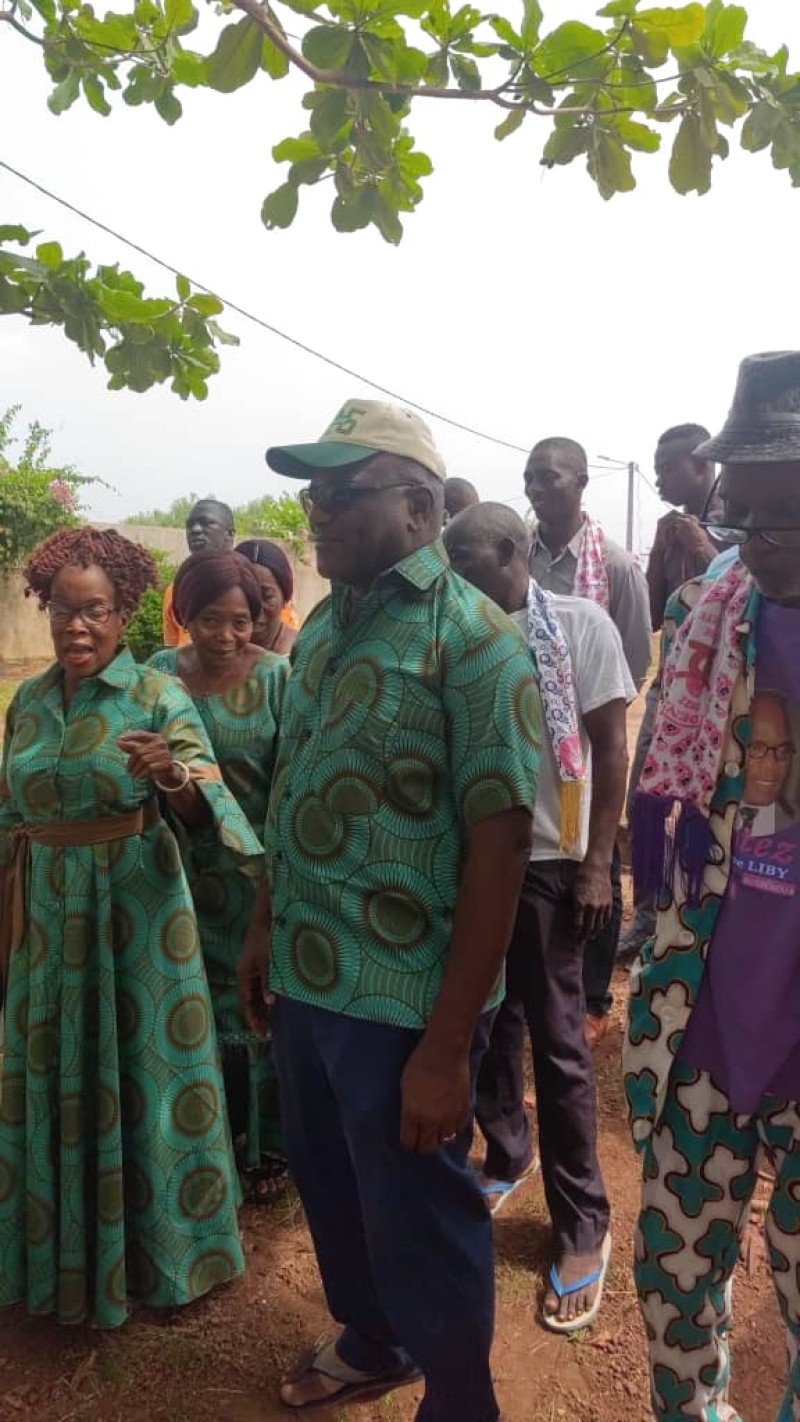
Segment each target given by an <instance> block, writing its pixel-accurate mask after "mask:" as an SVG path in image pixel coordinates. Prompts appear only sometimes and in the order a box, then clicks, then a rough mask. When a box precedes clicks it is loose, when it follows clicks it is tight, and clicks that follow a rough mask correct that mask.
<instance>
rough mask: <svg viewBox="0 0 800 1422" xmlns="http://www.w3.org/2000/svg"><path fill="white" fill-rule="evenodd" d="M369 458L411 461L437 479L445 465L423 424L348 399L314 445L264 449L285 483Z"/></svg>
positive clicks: (392, 409)
mask: <svg viewBox="0 0 800 1422" xmlns="http://www.w3.org/2000/svg"><path fill="white" fill-rule="evenodd" d="M373 454H401V455H403V456H404V457H405V458H406V459H415V460H416V461H417V463H418V464H421V465H423V467H424V468H425V469H429V470H430V472H431V474H435V475H436V477H437V479H444V477H445V467H444V460H443V459H442V456H441V454H440V453H439V451H438V449H437V448H436V445H435V444H434V442H433V435H432V434H431V432H430V430H429V429H428V426H427V425H426V424H425V421H424V420H421V419H420V417H419V415H415V414H414V412H413V411H412V410H404V409H403V408H402V407H401V406H400V405H387V404H384V402H383V401H382V400H348V401H346V403H345V404H344V405H342V408H341V410H340V411H339V413H338V415H337V416H336V418H335V419H334V420H332V421H331V423H330V425H329V426H328V428H327V429H326V431H325V433H324V434H323V435H321V436H320V438H319V439H318V440H317V441H316V443H314V444H279V445H273V446H272V448H270V449H268V450H267V464H268V465H269V467H270V469H274V470H275V473H276V474H285V475H286V476H287V477H288V478H289V479H307V478H308V477H309V475H310V473H311V471H312V470H313V469H343V468H345V467H346V466H347V465H348V464H357V463H358V462H359V461H360V460H362V459H369V458H370V457H371V456H372V455H373Z"/></svg>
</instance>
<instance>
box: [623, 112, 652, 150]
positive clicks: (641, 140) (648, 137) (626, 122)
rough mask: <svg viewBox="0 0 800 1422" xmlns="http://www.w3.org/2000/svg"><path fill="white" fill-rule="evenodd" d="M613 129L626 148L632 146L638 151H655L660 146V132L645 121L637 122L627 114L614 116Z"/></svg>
mask: <svg viewBox="0 0 800 1422" xmlns="http://www.w3.org/2000/svg"><path fill="white" fill-rule="evenodd" d="M613 129H614V132H615V134H616V135H617V137H618V138H619V139H620V141H621V142H622V143H624V144H625V147H626V148H634V149H635V150H636V151H637V152H638V153H657V152H658V150H659V148H660V147H661V134H660V133H656V131H655V129H653V128H649V127H648V125H647V124H646V123H637V122H636V120H635V119H632V118H630V117H629V116H628V115H627V114H620V115H617V116H615V118H614V120H613Z"/></svg>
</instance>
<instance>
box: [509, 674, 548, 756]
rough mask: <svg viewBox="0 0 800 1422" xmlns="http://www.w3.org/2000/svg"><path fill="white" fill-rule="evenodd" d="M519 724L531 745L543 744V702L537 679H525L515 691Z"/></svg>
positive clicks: (515, 706) (538, 745)
mask: <svg viewBox="0 0 800 1422" xmlns="http://www.w3.org/2000/svg"><path fill="white" fill-rule="evenodd" d="M514 710H515V713H516V720H517V725H518V726H519V729H520V731H521V732H522V734H523V736H524V737H525V739H526V740H527V741H528V743H529V745H532V746H535V747H536V748H537V750H538V749H539V747H540V746H541V744H542V702H541V697H540V695H539V689H538V687H537V685H536V682H535V681H523V682H520V683H519V684H518V686H517V687H516V689H515V692H514Z"/></svg>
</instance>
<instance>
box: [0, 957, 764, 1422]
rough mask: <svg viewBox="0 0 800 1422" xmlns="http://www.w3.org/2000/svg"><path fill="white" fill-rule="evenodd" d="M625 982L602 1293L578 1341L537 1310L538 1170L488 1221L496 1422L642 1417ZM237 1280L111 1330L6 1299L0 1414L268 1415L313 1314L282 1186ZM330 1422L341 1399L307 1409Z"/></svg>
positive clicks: (600, 1062) (604, 1084) (609, 1045)
mask: <svg viewBox="0 0 800 1422" xmlns="http://www.w3.org/2000/svg"><path fill="white" fill-rule="evenodd" d="M626 988H627V978H626V976H625V974H624V973H620V974H618V978H617V982H616V994H617V1005H616V1007H615V1011H614V1024H613V1027H612V1030H611V1031H610V1033H609V1035H608V1036H607V1038H606V1040H605V1042H604V1043H603V1044H602V1046H601V1048H600V1050H599V1052H598V1057H597V1074H598V1088H599V1097H600V1150H601V1157H602V1162H603V1167H604V1170H605V1175H606V1181H607V1185H608V1189H609V1194H610V1197H611V1202H612V1207H613V1212H614V1218H613V1238H614V1255H613V1259H612V1263H611V1269H610V1273H609V1281H608V1285H607V1289H606V1295H605V1301H604V1304H603V1308H602V1311H601V1313H600V1316H599V1318H598V1321H597V1323H596V1325H595V1327H594V1328H593V1329H591V1330H590V1331H589V1332H588V1333H586V1334H585V1335H584V1336H583V1338H582V1339H581V1340H580V1341H573V1340H571V1339H567V1338H556V1337H553V1336H552V1335H550V1334H548V1333H546V1332H544V1331H543V1329H542V1328H541V1327H540V1326H539V1324H538V1322H537V1308H538V1304H539V1300H540V1298H541V1293H542V1288H543V1277H544V1272H545V1271H546V1267H547V1265H548V1263H549V1255H548V1225H547V1214H546V1209H545V1206H544V1200H543V1196H542V1187H541V1183H540V1181H538V1180H537V1181H534V1182H533V1183H532V1184H531V1185H529V1186H528V1187H527V1188H526V1189H525V1190H522V1191H520V1192H519V1193H518V1195H516V1196H515V1197H514V1199H513V1200H512V1201H510V1202H509V1205H508V1206H507V1209H506V1211H505V1212H503V1213H502V1214H501V1215H500V1217H499V1219H498V1221H497V1223H496V1244H497V1283H498V1326H497V1341H496V1346H495V1354H494V1367H495V1373H496V1377H497V1383H498V1391H499V1395H500V1399H501V1403H502V1406H503V1412H504V1422H558V1420H559V1419H565V1420H566V1419H569V1422H647V1419H648V1418H649V1417H650V1413H649V1410H648V1407H647V1390H646V1373H645V1362H644V1337H643V1332H642V1327H641V1324H640V1322H639V1317H638V1313H637V1309H636V1305H635V1299H634V1294H633V1286H632V1281H631V1239H632V1235H633V1228H634V1222H635V1217H636V1209H637V1195H638V1165H637V1161H636V1158H635V1156H634V1153H633V1150H632V1148H631V1146H630V1143H629V1139H628V1133H627V1127H626V1124H625V1115H624V1108H623V1100H622V1089H621V1084H620V1074H619V1049H620V1036H621V1023H622V1014H623V1010H624V999H625V994H626ZM243 1226H244V1235H245V1240H246V1249H247V1255H248V1264H249V1268H248V1271H247V1274H246V1276H245V1277H244V1279H243V1280H241V1281H240V1282H238V1283H236V1284H235V1285H233V1286H231V1287H230V1288H229V1289H227V1290H226V1291H224V1292H222V1293H220V1294H218V1295H217V1296H215V1297H214V1296H212V1297H211V1298H208V1299H206V1300H204V1301H202V1302H201V1303H199V1304H197V1305H195V1306H194V1307H193V1308H191V1309H186V1310H183V1311H181V1312H176V1313H175V1314H173V1315H171V1316H170V1317H169V1318H167V1319H161V1318H159V1316H158V1315H155V1314H144V1313H139V1314H136V1315H135V1316H134V1317H133V1319H132V1320H131V1321H130V1322H129V1323H128V1324H127V1325H126V1326H125V1327H124V1328H122V1329H120V1330H119V1331H118V1332H115V1333H113V1334H103V1333H99V1332H97V1331H92V1330H89V1329H71V1330H70V1329H60V1328H58V1327H56V1326H55V1325H53V1324H51V1323H48V1322H46V1321H42V1320H34V1319H28V1318H26V1317H25V1315H24V1313H23V1312H22V1311H21V1310H13V1311H10V1312H7V1313H5V1314H3V1315H2V1316H0V1419H2V1422H16V1419H23V1418H24V1419H28V1418H30V1419H34V1418H35V1419H37V1422H212V1419H213V1422H278V1419H284V1422H285V1418H286V1417H287V1413H286V1412H285V1411H284V1410H283V1409H282V1408H281V1407H280V1406H278V1405H277V1403H276V1401H275V1393H276V1383H277V1380H278V1377H279V1374H280V1371H281V1368H282V1367H283V1366H284V1365H286V1364H287V1363H289V1362H290V1361H291V1359H292V1358H293V1356H294V1355H295V1353H296V1352H297V1351H298V1350H299V1349H300V1348H301V1347H302V1346H304V1345H305V1344H306V1343H307V1342H308V1341H309V1340H310V1339H312V1338H313V1337H315V1336H316V1335H317V1334H318V1333H320V1332H321V1331H322V1330H323V1329H324V1328H325V1327H326V1325H327V1315H326V1312H325V1307H324V1303H323V1300H322V1295H321V1292H320V1287H319V1281H318V1278H317V1274H316V1270H315V1267H314V1258H313V1254H312V1252H311V1245H310V1241H309V1237H308V1234H307V1232H306V1229H305V1227H304V1223H303V1218H302V1213H301V1210H300V1208H299V1206H298V1204H297V1202H296V1201H295V1200H293V1199H292V1200H289V1201H285V1202H283V1203H281V1204H279V1205H276V1206H273V1207H272V1208H271V1209H267V1210H261V1211H259V1210H252V1209H250V1210H247V1211H245V1213H244V1217H243ZM735 1294H736V1330H735V1334H734V1360H735V1361H734V1393H733V1395H734V1400H735V1401H736V1402H737V1404H738V1406H739V1407H740V1409H741V1411H742V1415H743V1417H745V1418H746V1419H747V1422H772V1419H773V1418H774V1417H775V1414H776V1412H777V1407H778V1401H779V1396H780V1393H781V1391H782V1387H781V1377H782V1374H783V1368H784V1348H783V1342H782V1334H781V1329H780V1326H779V1320H778V1312H777V1306H776V1304H775V1301H774V1298H773V1295H772V1290H771V1285H770V1282H769V1278H768V1275H767V1272H766V1269H765V1267H764V1265H763V1264H762V1265H760V1266H759V1269H758V1272H757V1274H756V1277H755V1279H754V1280H753V1281H752V1282H751V1281H750V1280H748V1279H747V1278H746V1276H745V1274H744V1272H743V1271H740V1277H738V1278H737V1281H736V1286H735ZM418 1398H419V1393H418V1391H417V1390H414V1389H408V1390H406V1391H405V1392H402V1393H398V1394H395V1395H393V1396H391V1397H387V1398H384V1399H382V1400H381V1401H380V1402H377V1403H368V1404H365V1405H363V1406H361V1407H353V1408H349V1409H348V1410H347V1418H348V1422H411V1419H412V1418H413V1416H414V1412H415V1405H416V1402H417V1401H418ZM315 1415H319V1416H320V1417H321V1418H325V1419H326V1422H341V1419H342V1418H343V1417H344V1413H343V1411H342V1410H341V1409H336V1408H333V1409H329V1410H328V1411H325V1412H321V1413H317V1414H315Z"/></svg>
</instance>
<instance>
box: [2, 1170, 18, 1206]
mask: <svg viewBox="0 0 800 1422" xmlns="http://www.w3.org/2000/svg"><path fill="white" fill-rule="evenodd" d="M17 1178H18V1177H17V1172H16V1170H15V1169H14V1166H13V1165H12V1163H11V1161H10V1160H7V1159H6V1157H5V1156H3V1155H0V1219H2V1218H3V1216H4V1215H8V1214H9V1213H11V1214H15V1213H16V1210H17V1198H16V1196H17ZM9 1201H11V1203H12V1209H11V1211H7V1210H6V1208H5V1207H6V1205H7V1204H8V1203H9Z"/></svg>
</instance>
